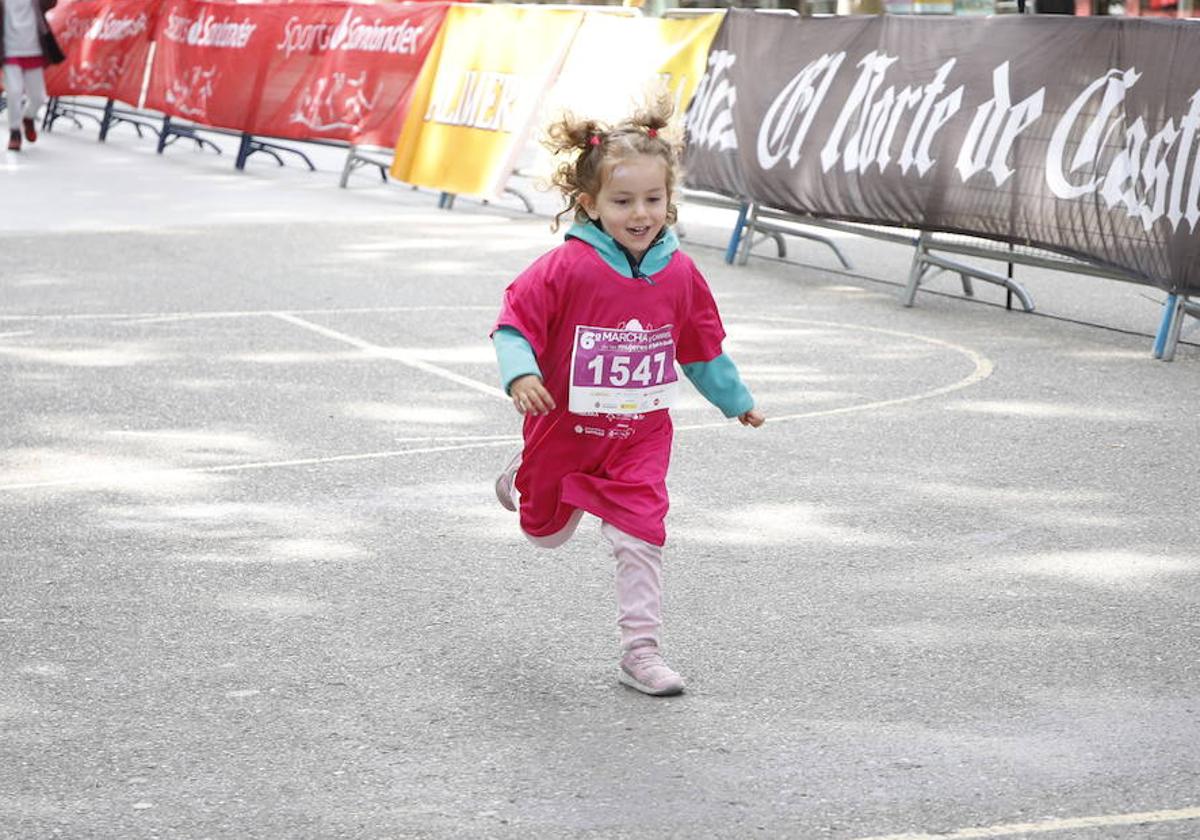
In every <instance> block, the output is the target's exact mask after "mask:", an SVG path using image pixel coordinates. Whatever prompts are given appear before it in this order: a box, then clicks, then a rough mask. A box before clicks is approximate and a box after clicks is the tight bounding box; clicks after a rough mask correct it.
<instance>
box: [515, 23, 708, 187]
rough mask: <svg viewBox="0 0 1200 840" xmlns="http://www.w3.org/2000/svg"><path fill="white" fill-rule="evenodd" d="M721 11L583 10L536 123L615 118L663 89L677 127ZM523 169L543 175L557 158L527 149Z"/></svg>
mask: <svg viewBox="0 0 1200 840" xmlns="http://www.w3.org/2000/svg"><path fill="white" fill-rule="evenodd" d="M722 17H723V13H721V12H714V13H712V14H708V15H700V16H697V17H687V18H667V19H663V18H619V17H613V16H612V15H606V14H595V13H588V15H587V17H586V18H585V19H584V21H583V25H582V26H581V27H580V28H579V33H578V34H577V35H576V36H575V40H574V41H573V42H572V43H571V50H570V52H569V53H567V58H566V61H564V62H563V67H562V71H561V73H560V74H559V77H558V81H557V82H556V83H555V85H554V87H552V88H551V89H550V91H549V93H547V94H546V98H545V104H544V105H543V107H542V113H541V117H540V118H539V122H540V123H541V125H545V124H547V123H549V122H550V121H551V120H553V119H555V118H556V117H558V116H560V115H561V114H562V112H563V111H570V112H571V113H572V114H574V115H575V116H577V117H584V118H590V119H596V120H600V121H602V122H607V123H615V122H619V121H620V120H622V119H625V118H626V117H629V116H631V115H632V114H633V111H634V110H635V109H636V108H637V107H639V106H640V105H643V104H644V103H645V102H646V100H647V97H650V96H654V95H656V94H657V93H659V92H660V91H662V90H663V89H664V88H665V89H666V90H667V91H669V92H670V94H671V97H672V99H674V100H675V118H674V120H673V122H674V123H675V124H676V125H682V123H683V112H684V111H685V110H687V106H688V103H689V102H691V101H692V95H693V94H694V93H695V92H696V87H697V85H698V84H699V82H700V78H701V77H702V76H703V75H704V71H705V70H706V69H707V61H708V47H709V45H710V44H711V43H712V40H713V38H714V37H716V34H717V29H719V28H720V26H721V19H722ZM529 160H530V161H531V162H530V163H528V164H527V167H526V168H527V169H528V170H529V171H530V172H531V173H533V174H536V175H537V176H539V177H541V178H548V177H549V175H550V174H551V173H552V172H553V171H554V167H555V164H556V161H555V159H554V157H553V156H552V155H551V154H550V152H549V151H547V150H546V149H545V148H542V147H540V146H539V147H538V148H536V149H530V150H529Z"/></svg>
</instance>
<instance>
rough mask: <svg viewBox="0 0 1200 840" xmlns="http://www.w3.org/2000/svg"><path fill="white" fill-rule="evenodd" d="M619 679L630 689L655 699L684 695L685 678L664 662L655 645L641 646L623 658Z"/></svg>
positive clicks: (619, 669)
mask: <svg viewBox="0 0 1200 840" xmlns="http://www.w3.org/2000/svg"><path fill="white" fill-rule="evenodd" d="M617 679H618V680H620V681H621V682H622V683H624V684H625V685H627V686H629V687H630V688H636V689H637V690H638V691H640V692H642V693H643V694H652V695H654V696H655V697H667V696H669V695H672V694H682V693H683V677H681V676H679V674H677V673H675V672H674V671H672V670H671V667H670V666H669V665H667V663H666V662H663V658H662V654H660V653H659V652H658V648H657V647H656V646H655V645H641V646H640V647H635V648H634V649H633V650H631V651H629V652H628V653H626V654H625V655H624V656H623V657H621V667H620V668H618V669H617Z"/></svg>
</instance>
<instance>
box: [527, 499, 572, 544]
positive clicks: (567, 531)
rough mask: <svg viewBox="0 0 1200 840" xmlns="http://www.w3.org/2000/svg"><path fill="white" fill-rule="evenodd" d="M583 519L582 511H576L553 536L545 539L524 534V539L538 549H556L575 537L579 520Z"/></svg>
mask: <svg viewBox="0 0 1200 840" xmlns="http://www.w3.org/2000/svg"><path fill="white" fill-rule="evenodd" d="M581 519H583V511H582V510H578V509H577V510H576V511H575V512H574V513H573V514H571V518H570V519H568V520H567V524H566V525H564V526H563V527H562V530H561V531H559V532H558V533H555V534H550V535H549V536H546V537H535V536H533V535H532V534H525V532H524V531H522V532H521V533H522V534H525V539H527V540H529V541H530V542H531V543H533V544H534V545H536V546H537V547H538V548H558V547H559V546H560V545H562V544H563V543H565V542H566V541H567V540H569V539H571V537H572V536H574V535H575V529H576V528H578V527H579V520H581Z"/></svg>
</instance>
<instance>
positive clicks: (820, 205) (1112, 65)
mask: <svg viewBox="0 0 1200 840" xmlns="http://www.w3.org/2000/svg"><path fill="white" fill-rule="evenodd" d="M1198 55H1200V26H1197V25H1196V24H1195V23H1191V22H1188V21H1178V22H1176V21H1145V20H1117V19H1103V18H1078V19H1076V18H1056V17H1033V16H1028V17H1025V16H1022V17H1017V16H1012V17H996V18H988V19H955V18H948V19H923V18H915V17H913V18H906V17H896V16H883V17H856V18H831V19H799V18H794V19H781V18H780V17H778V16H774V15H770V16H769V15H765V14H761V13H754V12H742V11H731V12H730V13H729V14H728V15H727V16H726V20H725V22H724V24H723V25H722V27H721V31H720V32H719V33H718V34H717V37H716V39H715V41H714V42H713V46H712V49H711V51H710V53H709V57H708V73H707V75H706V76H705V78H704V79H703V80H702V81H701V84H700V88H699V89H698V91H697V93H696V96H695V98H694V99H693V101H692V105H691V107H690V109H689V111H688V117H687V126H688V152H687V171H688V176H687V183H688V184H689V185H691V186H694V187H698V188H702V189H708V190H714V191H716V192H720V193H723V194H726V195H731V196H735V197H742V198H747V199H752V200H754V201H757V202H761V203H762V204H764V205H767V206H771V207H776V208H780V209H783V210H788V211H792V212H795V213H799V214H811V215H813V216H817V217H823V218H834V219H844V220H851V221H861V222H870V223H873V224H885V225H898V226H905V227H914V228H921V229H924V230H929V231H951V232H960V233H967V234H973V235H978V236H983V237H988V238H992V239H998V240H1002V241H1007V242H1014V243H1020V244H1029V245H1034V246H1038V247H1043V248H1047V249H1050V250H1055V251H1058V252H1061V253H1064V254H1068V255H1072V256H1077V257H1081V258H1084V259H1088V260H1092V261H1094V262H1097V263H1099V264H1102V265H1105V266H1109V267H1112V268H1117V269H1120V270H1122V271H1124V272H1127V273H1128V274H1129V276H1130V279H1133V280H1137V281H1139V282H1143V283H1147V284H1152V285H1156V286H1160V287H1162V288H1164V289H1167V290H1170V291H1174V292H1180V293H1193V294H1194V293H1198V292H1200V154H1198V152H1200V149H1198V146H1200V62H1198V61H1197V60H1196V56H1198ZM761 56H770V57H771V60H770V61H764V60H762V59H761Z"/></svg>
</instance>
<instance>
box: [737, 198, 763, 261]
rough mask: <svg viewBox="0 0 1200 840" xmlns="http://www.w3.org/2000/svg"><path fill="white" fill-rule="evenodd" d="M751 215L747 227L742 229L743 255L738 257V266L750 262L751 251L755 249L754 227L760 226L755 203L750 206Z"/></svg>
mask: <svg viewBox="0 0 1200 840" xmlns="http://www.w3.org/2000/svg"><path fill="white" fill-rule="evenodd" d="M749 209H750V212H749V215H748V216H747V218H746V224H745V227H743V228H742V242H741V249H742V250H741V253H740V254H739V255H738V265H745V264H746V263H748V262H750V249H751V248H752V247H754V227H755V225H757V224H758V205H757V204H756V203H754V202H753V201H752V202H750V204H749Z"/></svg>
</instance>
